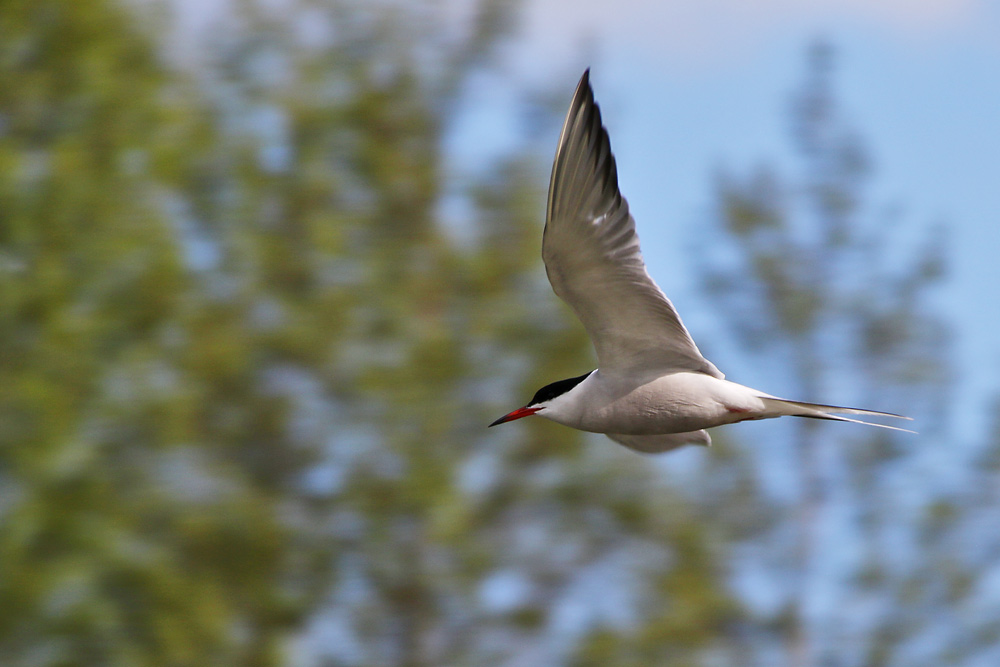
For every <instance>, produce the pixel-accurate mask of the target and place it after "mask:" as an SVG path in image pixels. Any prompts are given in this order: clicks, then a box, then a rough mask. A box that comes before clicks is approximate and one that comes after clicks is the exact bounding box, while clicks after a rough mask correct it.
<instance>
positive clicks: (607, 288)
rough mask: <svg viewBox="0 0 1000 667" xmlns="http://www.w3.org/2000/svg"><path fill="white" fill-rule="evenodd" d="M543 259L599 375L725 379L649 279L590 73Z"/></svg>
mask: <svg viewBox="0 0 1000 667" xmlns="http://www.w3.org/2000/svg"><path fill="white" fill-rule="evenodd" d="M542 259H544V260H545V271H546V273H548V276H549V282H550V283H551V284H552V289H553V290H554V291H555V293H556V294H558V295H559V296H560V297H561V298H562V299H563V300H564V301H565V302H566V303H568V304H569V305H570V307H571V308H572V309H573V310H574V311H575V312H576V314H577V317H579V318H580V321H581V322H583V326H584V327H585V328H586V329H587V333H588V334H589V335H590V339H591V341H593V343H594V348H595V350H596V351H597V359H598V365H599V368H600V370H601V372H602V373H612V374H613V373H628V372H630V371H631V372H634V371H636V370H662V371H667V372H670V371H674V372H676V371H699V372H702V373H707V374H709V375H713V376H715V377H718V378H722V377H723V375H722V373H720V372H719V370H718V369H717V368H716V367H715V366H714V365H713V364H712V362H710V361H708V360H707V359H705V358H704V357H703V356H701V352H699V351H698V346H697V345H695V344H694V341H693V340H691V336H690V334H688V332H687V329H685V328H684V324H683V323H682V322H681V318H680V317H679V316H678V315H677V311H676V310H674V307H673V305H672V304H671V303H670V300H669V299H667V297H666V296H665V295H664V294H663V291H662V290H660V288H659V287H657V285H656V283H654V282H653V279H652V278H650V277H649V273H647V271H646V264H645V263H644V262H643V260H642V254H641V253H640V251H639V237H638V236H637V235H636V232H635V221H634V220H633V219H632V216H631V215H629V211H628V203H627V202H626V201H625V199H624V198H623V197H622V196H621V193H620V192H619V191H618V170H617V168H616V166H615V158H614V156H613V155H612V154H611V144H610V142H609V141H608V133H607V131H606V130H605V129H604V127H603V126H602V125H601V111H600V109H599V108H598V106H597V104H596V103H595V102H594V93H593V91H591V89H590V70H587V71H586V72H584V74H583V77H582V78H581V79H580V83H579V84H578V85H577V87H576V93H575V94H574V95H573V102H572V103H571V104H570V107H569V113H567V114H566V121H565V123H564V124H563V128H562V134H561V135H560V137H559V146H558V148H557V149H556V158H555V162H554V164H553V165H552V180H551V181H550V183H549V202H548V210H547V212H546V220H545V233H544V236H543V240H542Z"/></svg>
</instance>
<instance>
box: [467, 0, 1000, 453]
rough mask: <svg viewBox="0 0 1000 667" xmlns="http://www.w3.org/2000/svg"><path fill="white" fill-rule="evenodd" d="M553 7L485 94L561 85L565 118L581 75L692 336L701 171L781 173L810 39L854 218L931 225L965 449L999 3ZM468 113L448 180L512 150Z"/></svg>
mask: <svg viewBox="0 0 1000 667" xmlns="http://www.w3.org/2000/svg"><path fill="white" fill-rule="evenodd" d="M568 6H570V4H569V3H565V2H560V1H559V0H535V1H534V2H531V1H529V2H527V4H526V5H525V15H524V23H523V26H522V29H521V32H520V33H519V36H518V38H517V39H516V40H515V41H514V42H513V43H512V44H511V45H510V47H509V48H507V49H506V50H505V52H504V56H503V64H502V68H501V70H502V74H501V75H500V77H501V78H507V79H509V80H511V81H514V80H516V81H518V82H521V83H527V84H528V85H534V86H541V85H545V86H551V85H552V82H553V81H555V82H561V83H562V84H563V88H564V89H565V98H566V100H567V103H568V100H569V98H570V96H571V94H572V90H573V87H574V86H575V84H576V78H577V77H578V76H579V74H580V72H581V71H582V69H583V68H584V67H585V66H588V65H590V66H592V67H593V71H592V81H593V85H594V88H595V92H596V95H597V99H598V101H599V102H600V103H601V105H602V109H603V112H604V121H605V124H606V125H607V126H608V129H609V132H610V134H611V141H612V146H613V148H614V150H615V153H616V156H617V158H618V166H619V176H620V179H619V180H620V184H621V188H622V192H623V194H624V195H625V196H626V197H627V198H628V200H629V203H630V204H631V207H632V210H633V213H634V215H635V218H636V220H637V223H638V226H639V233H640V235H641V237H642V241H643V249H644V254H645V256H646V260H647V263H648V264H649V266H650V270H651V273H652V274H653V275H654V277H655V278H656V279H657V280H658V282H659V283H660V284H661V286H662V287H663V288H664V291H666V292H667V294H668V295H669V296H670V297H671V298H672V299H673V300H674V301H675V303H676V304H677V306H678V308H679V309H680V311H681V313H682V315H684V316H685V319H686V320H687V321H688V324H689V327H690V328H691V329H692V332H693V333H694V334H695V336H696V337H698V332H699V330H701V331H702V332H705V333H706V334H710V333H711V331H710V329H711V328H713V327H716V326H718V323H717V322H714V321H713V319H712V315H711V313H710V312H707V310H706V308H705V305H704V304H703V303H702V299H701V298H700V297H699V295H698V293H697V290H696V289H695V285H694V284H693V283H694V280H693V278H694V275H695V271H696V270H697V263H696V258H691V257H688V256H686V255H685V252H684V250H685V248H686V247H690V240H691V239H692V237H693V234H695V233H696V232H697V228H696V225H697V224H699V220H704V216H705V214H706V211H707V207H708V205H709V203H710V201H711V192H710V184H711V178H710V177H711V173H712V170H713V168H715V167H717V166H720V165H727V166H731V167H735V168H747V167H750V166H752V165H754V164H757V163H759V162H761V161H768V162H771V163H776V164H777V165H778V166H779V168H780V167H782V165H784V166H786V167H788V169H789V171H790V170H791V169H792V162H791V156H790V151H789V145H788V141H787V132H786V129H787V125H786V123H787V105H788V100H789V95H790V93H791V91H792V90H793V88H794V87H795V86H796V85H797V84H798V83H799V82H800V81H801V79H802V73H803V70H804V54H805V49H806V46H807V44H809V43H810V41H811V40H812V39H814V38H815V37H817V36H822V37H824V38H825V39H826V40H827V41H828V42H830V43H831V44H832V45H833V46H834V47H835V49H836V51H837V57H836V61H835V62H836V70H835V84H836V90H837V94H838V98H839V102H840V103H841V105H842V108H843V110H844V112H845V113H846V114H847V116H848V118H849V119H850V120H851V121H852V122H853V124H854V126H855V127H856V128H857V129H858V130H859V131H860V132H861V134H862V135H863V136H864V138H865V139H866V141H867V145H868V148H869V152H870V154H871V156H872V158H873V163H874V167H875V172H874V176H873V182H872V188H871V190H870V199H869V201H870V203H871V204H872V205H874V206H888V205H900V206H902V207H903V210H904V212H905V215H904V217H903V221H904V224H905V225H911V226H914V227H921V226H925V225H928V224H930V223H934V222H943V223H945V224H946V225H947V229H948V232H949V234H948V236H949V240H950V243H951V244H952V247H951V257H952V275H951V277H950V279H949V281H948V283H947V285H946V286H945V288H944V292H943V295H942V296H943V297H944V298H943V300H942V306H943V307H944V308H945V309H946V311H947V315H948V317H949V319H951V321H952V322H953V323H954V327H955V330H956V339H957V351H956V352H957V355H956V356H957V362H958V366H959V368H958V378H957V379H958V386H957V389H958V397H957V399H956V408H957V409H956V411H955V416H956V417H957V419H956V422H957V423H956V426H955V429H956V431H957V433H958V435H960V436H961V437H963V438H965V439H973V438H978V437H980V436H981V435H982V434H983V430H984V428H985V426H986V424H987V422H986V415H985V410H984V408H985V407H986V406H987V401H989V400H991V398H992V395H993V394H994V393H996V392H998V391H1000V380H998V379H997V378H996V375H997V373H996V371H997V370H998V369H1000V343H998V340H997V336H996V335H995V332H996V331H997V329H998V326H1000V298H998V297H997V296H995V295H994V293H993V291H994V290H993V286H994V285H996V284H998V283H1000V257H998V252H1000V224H997V222H998V219H1000V3H988V2H978V1H976V0H910V1H907V0H841V1H839V2H833V1H832V0H831V1H825V0H818V1H816V2H811V3H802V2H794V1H793V0H760V1H759V2H755V3H746V2H742V1H741V0H707V1H705V2H684V3H681V2H655V3H654V2H646V3H644V2H638V1H636V0H620V1H618V2H615V3H607V2H598V1H596V0H584V1H582V2H576V3H572V6H573V7H574V9H573V10H572V12H569V11H568V10H567V9H566V8H567V7H568ZM483 89H484V91H485V90H486V86H484V87H483ZM471 99H472V100H473V106H472V107H471V108H470V109H469V110H468V118H467V119H466V122H465V123H464V124H463V126H462V128H461V129H460V131H459V132H458V133H457V134H456V136H455V139H454V142H455V143H454V145H455V150H456V154H457V156H458V157H457V159H458V161H459V162H460V163H461V162H465V161H467V160H475V159H481V156H482V152H483V151H484V150H487V149H488V148H489V144H490V142H495V143H496V144H497V145H498V146H499V145H501V144H502V143H503V142H504V141H505V140H506V138H507V137H509V136H510V135H509V134H507V133H505V132H504V131H502V129H500V130H499V131H494V132H486V131H485V128H486V126H490V125H496V126H497V128H498V129H499V128H504V127H507V128H508V129H509V128H510V123H511V119H510V118H505V117H504V114H507V113H511V112H510V111H509V109H508V108H505V106H504V105H503V104H497V99H496V94H490V93H488V92H484V93H483V96H482V97H477V96H476V95H475V94H474V95H473V96H472V98H471ZM477 105H478V106H477ZM557 130H558V128H556V129H555V130H554V132H553V136H552V146H553V150H554V146H555V139H556V136H555V132H557ZM484 143H485V146H484ZM904 236H905V232H904ZM911 236H912V235H911ZM716 361H717V362H718V363H720V364H721V363H722V361H723V360H720V359H716ZM723 370H726V369H725V368H724V369H723ZM748 381H749V380H748ZM750 383H751V384H753V382H750ZM758 384H760V383H758ZM769 389H770V390H771V391H774V392H775V393H781V390H782V388H781V387H770V388H769Z"/></svg>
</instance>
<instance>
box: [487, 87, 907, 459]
mask: <svg viewBox="0 0 1000 667" xmlns="http://www.w3.org/2000/svg"><path fill="white" fill-rule="evenodd" d="M542 258H543V260H544V261H545V269H546V273H547V274H548V277H549V282H550V283H551V284H552V289H553V290H554V291H555V293H556V294H557V295H559V296H560V297H561V298H562V299H563V300H564V301H566V303H568V304H569V305H570V307H571V308H572V309H573V310H574V312H575V313H576V314H577V316H578V317H579V318H580V321H581V322H582V323H583V325H584V327H585V328H586V329H587V333H588V334H589V335H590V338H591V341H592V342H593V343H594V349H595V350H596V352H597V358H598V363H599V368H598V370H595V371H592V372H590V373H586V374H584V375H581V376H579V377H576V378H571V379H569V380H561V381H559V382H554V383H552V384H550V385H546V386H545V387H543V388H542V389H540V390H539V391H538V392H537V393H536V394H535V396H534V398H532V400H531V402H530V403H528V405H526V406H525V407H523V408H520V409H518V410H514V411H513V412H511V413H509V414H507V415H504V416H503V417H501V418H500V419H498V420H497V421H495V422H493V424H491V426H495V425H497V424H501V423H504V422H507V421H513V420H514V419H520V418H522V417H527V416H530V415H533V414H537V415H538V416H540V417H545V418H547V419H550V420H552V421H555V422H558V423H560V424H565V425H566V426H571V427H573V428H576V429H580V430H583V431H592V432H595V433H604V434H607V435H608V437H610V438H611V439H612V440H614V441H616V442H619V443H621V444H623V445H625V446H627V447H630V448H632V449H635V450H638V451H642V452H648V453H651V452H661V451H667V450H670V449H675V448H677V447H679V446H681V445H684V444H701V445H708V444H710V443H711V439H710V438H709V436H708V434H707V433H706V432H705V431H704V430H703V429H706V428H711V427H713V426H721V425H723V424H731V423H734V422H739V421H745V420H748V419H769V418H773V417H782V416H797V417H812V418H817V419H831V420H837V421H849V422H857V423H868V422H859V421H858V420H856V419H851V418H847V417H842V416H840V415H841V414H861V415H880V416H887V417H898V415H892V414H889V413H882V412H874V411H871V410H860V409H854V408H841V407H835V406H828V405H819V404H813V403H801V402H796V401H788V400H785V399H780V398H777V397H774V396H771V395H769V394H765V393H763V392H760V391H757V390H756V389H751V388H750V387H746V386H743V385H741V384H737V383H735V382H730V381H728V380H726V379H725V376H724V375H723V374H722V373H721V372H720V371H719V370H718V369H717V368H716V367H715V365H714V364H712V362H710V361H708V360H707V359H705V357H703V356H702V354H701V352H700V351H699V350H698V346H697V345H695V343H694V341H693V340H692V339H691V336H690V335H689V334H688V332H687V329H686V328H685V327H684V324H683V323H682V322H681V319H680V316H679V315H678V314H677V312H676V310H674V307H673V305H672V304H671V303H670V300H669V299H667V297H666V296H665V295H664V294H663V292H662V290H660V288H659V287H658V286H657V285H656V283H655V282H653V279H652V278H651V277H650V276H649V274H648V273H647V271H646V265H645V263H644V262H643V259H642V255H641V253H640V251H639V238H638V236H637V235H636V231H635V221H634V220H633V219H632V216H631V215H630V214H629V210H628V203H627V202H626V201H625V199H624V198H623V197H622V196H621V193H620V192H619V191H618V172H617V168H616V166H615V159H614V156H613V155H612V154H611V145H610V142H609V140H608V135H607V131H606V130H605V129H604V127H603V126H602V125H601V114H600V110H599V108H598V106H597V104H596V103H595V102H594V96H593V92H592V91H591V88H590V81H589V70H588V71H587V72H585V73H584V75H583V77H582V78H581V79H580V83H579V85H578V86H577V89H576V93H575V94H574V96H573V101H572V103H571V104H570V109H569V112H568V114H567V116H566V121H565V123H564V124H563V129H562V133H561V135H560V137H559V145H558V147H557V149H556V156H555V160H554V163H553V166H552V178H551V182H550V184H549V200H548V207H547V211H546V221H545V232H544V234H543V240H542ZM904 419H905V418H904ZM871 425H873V426H881V427H883V428H893V429H895V428H896V427H893V426H886V425H884V424H871ZM896 430H905V429H896Z"/></svg>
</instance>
